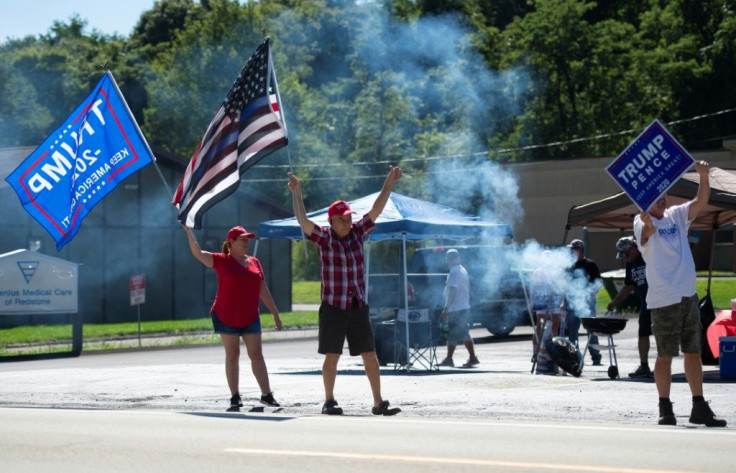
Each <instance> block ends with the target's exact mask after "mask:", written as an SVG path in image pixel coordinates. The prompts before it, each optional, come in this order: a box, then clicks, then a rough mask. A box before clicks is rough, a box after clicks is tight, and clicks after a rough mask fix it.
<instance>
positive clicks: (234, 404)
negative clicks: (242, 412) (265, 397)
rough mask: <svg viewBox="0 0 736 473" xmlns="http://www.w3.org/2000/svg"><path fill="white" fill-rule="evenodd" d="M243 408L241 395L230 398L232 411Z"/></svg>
mask: <svg viewBox="0 0 736 473" xmlns="http://www.w3.org/2000/svg"><path fill="white" fill-rule="evenodd" d="M238 407H243V400H242V399H240V394H235V395H233V397H231V398H230V409H233V408H234V409H237V408H238Z"/></svg>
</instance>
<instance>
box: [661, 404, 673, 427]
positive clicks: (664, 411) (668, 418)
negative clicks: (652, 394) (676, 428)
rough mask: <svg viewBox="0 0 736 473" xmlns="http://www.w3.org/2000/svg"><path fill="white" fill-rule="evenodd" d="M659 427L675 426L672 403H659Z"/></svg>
mask: <svg viewBox="0 0 736 473" xmlns="http://www.w3.org/2000/svg"><path fill="white" fill-rule="evenodd" d="M659 425H677V419H675V413H674V412H672V403H671V402H669V401H659Z"/></svg>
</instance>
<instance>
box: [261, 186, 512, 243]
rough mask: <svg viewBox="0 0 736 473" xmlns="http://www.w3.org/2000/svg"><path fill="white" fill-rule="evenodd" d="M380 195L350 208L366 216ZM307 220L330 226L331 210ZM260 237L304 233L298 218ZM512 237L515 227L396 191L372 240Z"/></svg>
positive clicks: (265, 228)
mask: <svg viewBox="0 0 736 473" xmlns="http://www.w3.org/2000/svg"><path fill="white" fill-rule="evenodd" d="M376 197H378V192H376V193H374V194H370V195H367V196H365V197H361V198H360V199H356V200H353V201H351V202H349V203H350V208H351V209H353V211H354V212H355V213H356V214H357V215H358V216H361V217H362V216H363V215H364V214H366V213H368V211H369V210H370V209H371V207H373V203H374V202H375V201H376ZM307 218H309V219H310V220H311V221H313V222H314V223H316V224H317V225H320V226H325V227H327V226H329V225H330V224H329V222H328V221H327V207H325V208H323V209H320V210H317V211H316V212H311V213H308V214H307ZM257 233H258V238H288V239H292V240H300V239H301V238H302V231H301V227H300V226H299V223H298V222H297V221H296V218H295V217H292V218H286V219H283V220H270V221H268V222H263V223H261V224H260V225H258V231H257ZM484 236H490V237H501V238H505V237H508V238H511V237H512V233H511V227H510V226H509V225H507V224H505V223H493V222H489V221H487V220H483V219H481V218H480V217H477V216H475V215H471V214H468V213H465V212H461V211H460V210H456V209H453V208H450V207H445V206H444V205H439V204H434V203H432V202H426V201H424V200H419V199H414V198H412V197H407V196H405V195H401V194H397V193H396V192H392V193H391V195H390V196H389V199H388V202H387V203H386V207H384V209H383V212H382V213H381V215H380V216H379V217H378V220H377V221H376V228H375V229H373V232H371V234H370V241H381V240H392V239H393V240H427V239H430V238H446V239H453V240H462V239H466V238H475V237H484Z"/></svg>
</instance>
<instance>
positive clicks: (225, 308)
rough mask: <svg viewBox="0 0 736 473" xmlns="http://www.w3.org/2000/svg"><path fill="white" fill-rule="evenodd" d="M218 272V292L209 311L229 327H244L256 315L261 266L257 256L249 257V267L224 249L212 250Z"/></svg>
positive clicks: (261, 272) (261, 274) (261, 277)
mask: <svg viewBox="0 0 736 473" xmlns="http://www.w3.org/2000/svg"><path fill="white" fill-rule="evenodd" d="M212 260H213V261H214V264H215V265H214V268H215V272H216V273H217V295H216V296H215V302H214V303H213V304H212V310H211V311H212V312H214V313H215V314H217V318H219V319H220V321H222V323H224V324H226V325H230V326H231V327H238V328H242V327H247V326H248V325H250V324H251V323H253V322H254V321H255V320H256V318H257V317H258V316H259V313H258V301H259V296H260V293H261V281H263V269H262V268H261V263H260V261H258V260H257V259H256V258H254V257H252V256H250V257H248V267H245V266H243V265H242V264H240V263H238V262H237V261H235V259H234V258H233V257H232V256H230V255H226V254H225V253H212Z"/></svg>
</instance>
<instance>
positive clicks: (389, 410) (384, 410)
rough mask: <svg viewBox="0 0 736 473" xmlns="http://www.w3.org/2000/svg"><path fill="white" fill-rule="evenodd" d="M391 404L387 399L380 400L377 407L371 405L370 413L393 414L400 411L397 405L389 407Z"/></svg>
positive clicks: (377, 414) (378, 414)
mask: <svg viewBox="0 0 736 473" xmlns="http://www.w3.org/2000/svg"><path fill="white" fill-rule="evenodd" d="M390 405H391V404H390V403H389V402H388V401H381V404H380V405H379V406H378V407H375V406H374V407H373V409H371V413H372V414H373V415H374V416H395V415H396V414H398V413H399V412H401V409H400V408H398V407H389V406H390Z"/></svg>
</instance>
